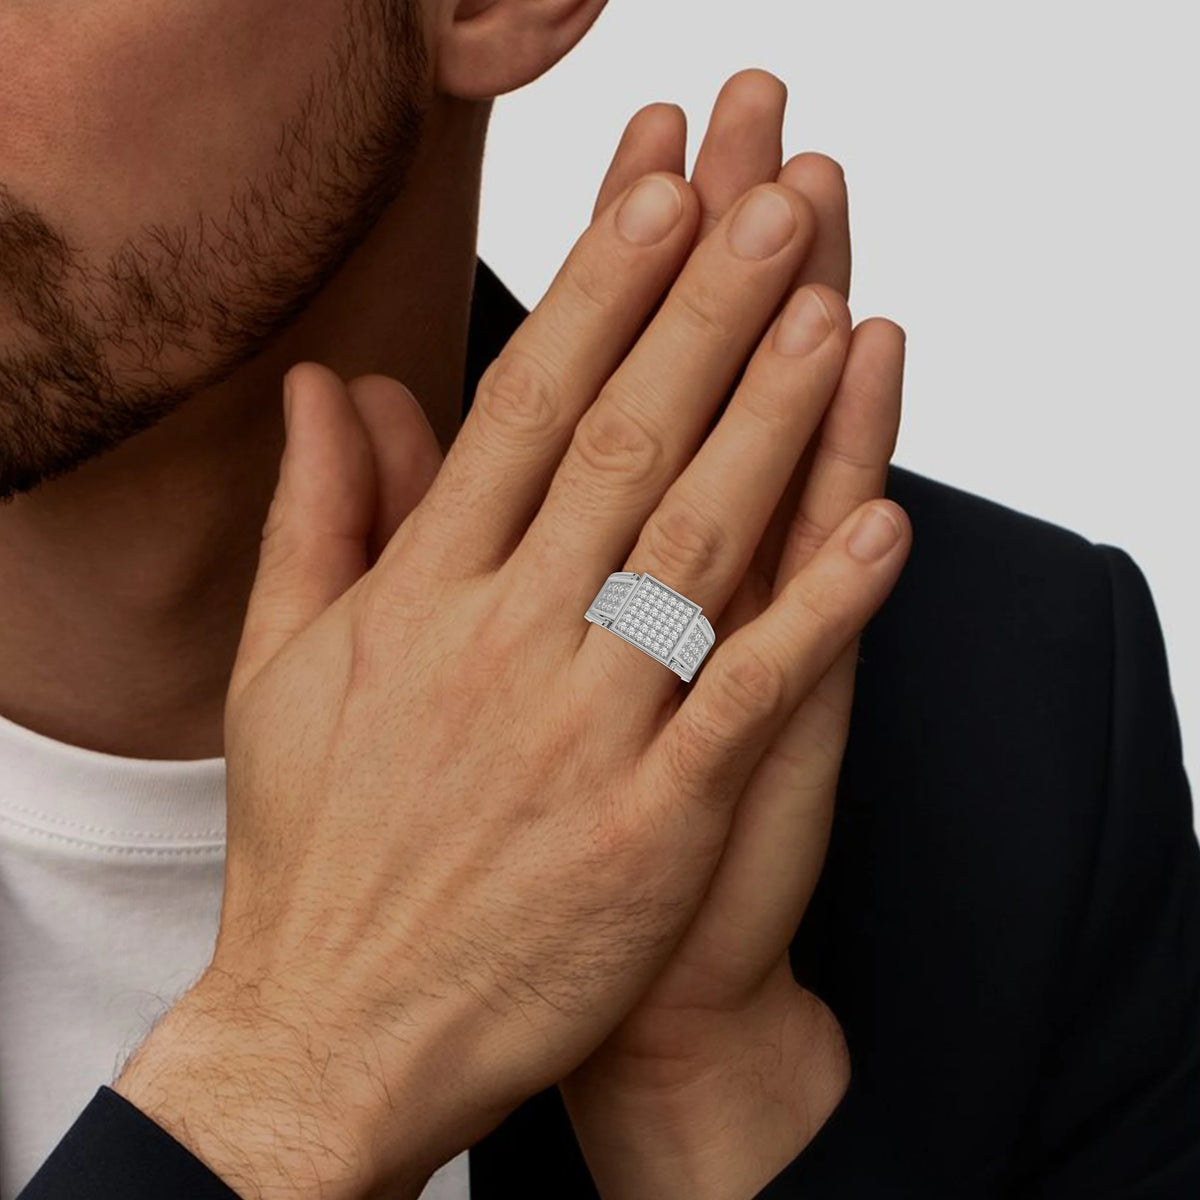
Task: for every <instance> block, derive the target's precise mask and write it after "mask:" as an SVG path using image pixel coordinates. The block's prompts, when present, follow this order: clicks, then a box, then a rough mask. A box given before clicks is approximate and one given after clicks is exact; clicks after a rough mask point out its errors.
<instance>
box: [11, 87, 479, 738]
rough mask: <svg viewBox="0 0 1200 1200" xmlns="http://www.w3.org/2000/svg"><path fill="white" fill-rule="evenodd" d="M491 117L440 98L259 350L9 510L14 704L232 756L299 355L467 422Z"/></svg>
mask: <svg viewBox="0 0 1200 1200" xmlns="http://www.w3.org/2000/svg"><path fill="white" fill-rule="evenodd" d="M486 119H487V113H486V111H485V110H484V109H483V108H482V107H481V106H479V105H472V104H462V103H444V102H439V103H438V104H437V105H436V106H435V107H434V109H433V110H432V111H431V113H430V116H429V124H428V127H427V130H426V137H425V138H424V141H423V149H422V151H421V153H420V154H419V155H418V158H417V159H416V161H414V163H413V164H412V168H411V172H410V175H409V178H408V184H407V186H406V189H405V192H404V194H403V195H402V196H401V197H400V198H399V199H397V201H396V202H395V203H394V204H393V205H392V206H391V208H390V209H389V210H388V212H387V213H386V214H385V216H384V217H383V219H382V220H381V221H380V223H379V224H378V226H377V227H376V228H375V230H374V231H373V233H372V235H371V236H370V238H369V239H368V240H367V241H366V242H365V243H364V244H363V245H362V246H361V247H360V248H359V249H358V251H357V252H356V253H355V254H354V255H353V257H352V258H351V259H350V260H349V261H348V262H347V264H346V265H345V267H344V268H343V270H342V271H341V272H340V273H339V274H338V275H337V277H336V278H335V279H333V280H332V281H331V282H330V284H329V285H328V286H327V287H326V288H325V289H324V290H323V291H322V292H321V294H320V295H319V296H318V297H316V299H315V300H314V301H313V303H312V304H311V305H309V306H308V308H307V309H306V311H305V313H304V314H303V316H302V317H300V318H299V319H298V320H297V321H296V323H295V324H294V325H293V326H292V327H291V328H289V329H288V330H287V331H286V333H285V334H283V335H282V336H281V337H280V338H278V339H277V340H276V341H275V342H274V343H273V344H272V345H271V346H270V347H268V348H267V349H266V350H265V351H264V352H263V353H262V354H261V355H260V356H259V357H257V358H255V359H253V360H252V361H250V362H248V363H246V364H245V365H244V366H243V367H241V368H240V369H239V370H238V371H236V372H235V373H234V374H233V375H232V376H231V377H230V378H228V379H227V380H225V381H224V382H222V383H221V384H219V385H217V386H215V387H212V388H209V389H206V390H204V391H202V392H198V393H196V394H195V395H194V396H193V397H192V398H191V399H190V400H189V401H188V402H187V403H186V404H184V405H183V406H182V407H181V408H179V409H178V410H176V411H175V412H174V413H172V414H171V415H170V416H168V417H167V418H165V419H164V420H162V421H161V422H159V423H158V424H157V425H155V426H154V427H153V428H151V429H149V430H147V431H146V432H144V433H142V434H140V435H138V436H137V437H135V438H132V439H130V440H129V441H127V442H125V443H124V444H122V445H121V446H119V447H117V448H116V449H114V450H113V451H111V452H109V453H108V454H105V455H103V456H102V457H100V458H97V459H94V460H92V461H90V462H88V463H85V464H84V465H83V466H81V467H80V468H79V469H77V470H75V471H73V472H71V473H70V474H69V475H65V476H62V477H61V478H59V479H55V480H52V481H50V482H48V483H46V484H44V485H43V486H41V487H39V488H37V489H36V490H35V491H33V492H30V493H28V494H27V495H23V496H19V497H17V499H16V500H14V501H13V502H12V503H11V504H10V505H7V506H3V507H0V714H2V715H3V716H5V717H8V718H9V719H10V720H13V721H16V722H17V723H19V724H21V725H25V726H27V727H29V728H31V729H34V730H36V731H38V732H39V733H43V734H46V735H48V736H50V737H53V738H58V739H59V740H61V741H65V742H70V743H73V744H75V745H80V746H85V747H88V748H90V749H95V750H101V751H104V752H107V753H110V754H123V755H129V756H134V757H145V758H204V757H210V756H217V755H220V754H221V753H222V711H223V707H224V697H225V688H226V684H227V682H228V678H229V672H230V669H231V667H232V665H233V658H234V654H235V651H236V647H237V642H238V637H239V635H240V632H241V621H242V615H243V613H244V611H245V605H246V600H247V598H248V596H249V592H250V585H251V583H252V581H253V577H254V570H255V566H256V563H257V556H258V543H259V536H260V532H261V529H262V526H263V522H264V520H265V518H266V513H267V508H268V506H269V504H270V500H271V495H272V492H273V490H274V485H275V480H276V478H277V474H278V466H279V455H280V453H281V451H282V447H283V425H282V409H281V397H280V381H281V378H282V375H283V373H284V371H285V370H286V369H287V368H288V367H289V366H290V365H291V364H292V363H294V362H298V361H301V360H305V359H311V360H316V361H318V362H322V363H325V364H326V365H328V366H330V367H332V368H333V369H334V370H335V371H338V372H339V373H340V374H341V375H342V376H343V377H344V378H347V379H349V378H352V377H354V376H356V375H360V374H364V373H367V372H382V373H384V374H388V375H392V376H394V377H396V378H398V379H400V380H402V381H403V382H404V383H405V384H407V385H408V387H409V388H411V389H412V391H413V393H414V394H415V395H416V396H417V398H418V400H420V402H421V403H422V405H423V406H424V408H425V411H426V413H427V415H428V416H429V419H430V421H431V423H432V425H433V428H434V431H435V432H436V433H437V435H438V439H439V441H440V442H441V444H442V446H443V448H445V447H446V446H447V445H448V444H449V442H450V441H451V440H452V438H453V436H454V434H455V432H456V431H457V428H458V423H459V418H460V412H461V405H462V395H463V371H464V357H465V352H466V344H467V329H468V317H469V313H470V301H471V294H472V291H471V290H472V283H473V279H474V271H475V261H476V257H475V256H476V249H475V246H476V241H475V239H476V230H477V219H478V199H479V167H480V160H481V157H482V144H483V137H484V131H485V127H486Z"/></svg>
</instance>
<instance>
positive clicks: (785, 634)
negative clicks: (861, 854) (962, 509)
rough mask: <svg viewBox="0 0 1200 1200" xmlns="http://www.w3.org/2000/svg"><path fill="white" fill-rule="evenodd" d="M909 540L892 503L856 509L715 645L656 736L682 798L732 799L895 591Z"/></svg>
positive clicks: (909, 533) (908, 528)
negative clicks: (763, 602)
mask: <svg viewBox="0 0 1200 1200" xmlns="http://www.w3.org/2000/svg"><path fill="white" fill-rule="evenodd" d="M911 544H912V527H911V525H910V523H909V520H908V516H907V514H906V513H905V511H904V510H903V509H902V508H901V507H900V506H899V505H898V504H896V503H894V502H893V501H891V500H872V501H870V502H869V503H867V504H863V505H861V506H860V507H859V508H857V509H855V510H854V512H852V513H851V514H850V515H849V516H848V517H847V518H846V519H845V520H844V521H842V522H841V524H840V525H839V526H838V527H837V529H836V530H835V531H834V533H833V535H832V536H831V537H830V538H829V540H828V541H827V542H826V543H825V544H824V545H823V546H822V547H821V548H820V549H819V550H818V551H817V552H816V553H815V554H814V555H813V557H812V558H811V559H810V560H809V561H808V562H807V563H806V564H805V566H804V567H803V568H802V569H801V570H800V571H799V572H797V574H795V575H794V576H793V577H792V578H791V579H790V580H789V581H788V582H787V584H786V586H785V587H784V588H783V589H782V590H781V591H780V592H779V594H778V595H777V596H776V597H775V599H774V600H772V602H771V603H770V604H769V605H768V606H767V608H766V609H765V610H764V611H763V612H762V613H761V614H760V615H759V616H757V617H755V618H754V619H753V620H751V621H749V622H747V623H746V624H745V625H743V626H741V627H740V628H739V629H737V630H736V631H735V632H734V633H733V634H731V635H730V637H729V638H728V639H727V640H726V641H725V642H723V643H722V644H720V645H718V646H717V647H716V648H715V649H714V650H713V653H712V657H711V659H710V660H709V661H708V662H707V663H706V664H705V666H704V668H703V669H702V670H701V672H700V674H699V675H698V676H697V677H696V682H695V683H694V684H693V685H692V687H691V690H690V691H689V692H688V694H687V696H686V698H685V699H684V701H683V703H682V704H681V705H680V706H679V708H678V710H677V711H676V713H675V714H674V716H673V717H672V718H671V719H670V720H669V721H668V722H667V723H666V725H665V726H664V727H663V729H662V730H661V731H660V733H659V734H658V737H657V738H656V744H655V747H654V753H653V754H652V757H655V758H657V760H658V765H660V766H661V767H663V768H664V769H665V770H667V771H668V772H670V774H671V776H672V783H673V784H674V785H675V786H676V787H682V789H683V790H684V792H685V794H687V795H690V796H694V797H695V798H697V799H699V798H702V797H705V796H717V797H729V798H730V799H731V800H732V799H733V798H734V797H736V796H738V795H740V794H741V790H742V787H743V786H744V784H745V782H746V780H747V779H748V778H749V776H750V773H751V771H752V770H753V769H754V767H755V765H756V764H757V763H758V761H759V759H760V758H761V757H762V755H763V754H764V752H765V751H766V749H767V747H768V746H769V745H770V743H771V741H772V740H773V739H774V737H775V736H776V734H777V733H778V732H779V730H780V729H782V727H783V726H784V724H785V723H786V722H787V720H788V718H789V717H790V716H791V715H792V713H793V712H794V711H795V710H796V709H797V708H798V707H799V706H800V704H801V703H803V701H804V700H805V698H806V697H807V696H808V695H809V694H810V693H811V692H812V691H813V689H814V688H816V686H817V684H818V683H819V682H820V680H821V678H822V677H823V676H824V675H825V673H826V672H827V671H828V670H829V668H830V667H831V666H832V665H833V663H834V662H836V661H837V659H838V658H839V656H840V655H841V653H842V651H843V650H844V649H845V648H846V647H847V646H848V645H849V644H850V643H851V642H852V641H853V640H854V638H855V637H856V636H857V635H858V634H859V633H860V632H861V631H862V629H863V627H864V626H865V625H866V623H867V622H868V621H869V620H870V619H871V617H872V616H873V615H874V613H875V612H876V611H877V610H878V608H879V607H880V606H881V605H882V604H883V602H884V600H886V599H887V597H888V594H889V593H890V592H891V590H892V588H893V587H894V586H895V584H896V581H897V579H899V577H900V572H901V570H902V569H903V567H904V563H905V561H906V559H907V557H908V550H909V547H910V546H911Z"/></svg>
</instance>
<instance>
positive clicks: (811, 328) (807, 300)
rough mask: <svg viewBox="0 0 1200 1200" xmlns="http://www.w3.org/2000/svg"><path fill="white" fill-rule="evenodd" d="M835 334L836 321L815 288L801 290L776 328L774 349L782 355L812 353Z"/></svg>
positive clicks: (789, 303)
mask: <svg viewBox="0 0 1200 1200" xmlns="http://www.w3.org/2000/svg"><path fill="white" fill-rule="evenodd" d="M832 332H833V322H832V321H831V320H830V319H829V313H828V312H827V311H826V309H825V305H824V303H822V301H821V297H820V296H818V295H817V293H816V292H814V291H813V290H812V288H801V289H800V291H798V292H797V293H796V294H795V295H794V296H793V297H792V298H791V299H790V300H789V301H788V303H787V307H786V308H785V309H784V310H783V316H782V317H780V318H779V324H778V325H777V326H776V327H775V349H776V351H778V353H780V354H790V355H800V354H810V353H811V352H812V351H813V350H815V349H816V348H817V347H818V346H819V345H820V344H821V343H822V342H823V341H824V340H825V339H826V338H827V337H828V336H829V335H830V333H832Z"/></svg>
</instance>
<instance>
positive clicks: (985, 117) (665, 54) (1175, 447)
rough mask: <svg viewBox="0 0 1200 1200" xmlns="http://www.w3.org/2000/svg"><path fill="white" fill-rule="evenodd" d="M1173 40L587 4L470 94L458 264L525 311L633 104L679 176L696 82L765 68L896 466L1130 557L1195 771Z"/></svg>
mask: <svg viewBox="0 0 1200 1200" xmlns="http://www.w3.org/2000/svg"><path fill="white" fill-rule="evenodd" d="M1195 32H1196V30H1195V17H1194V15H1193V12H1192V9H1191V6H1189V5H1185V4H1182V3H1175V4H1169V3H1163V2H1162V0H1152V2H1149V3H1147V2H1143V3H1140V4H1138V5H1136V6H1134V5H1095V4H1082V3H1047V2H1046V0H1042V2H1041V3H1031V2H1029V0H1015V2H1010V3H1009V4H1006V5H1003V6H1001V5H990V4H989V5H983V4H977V3H972V4H964V3H961V0H960V2H958V3H954V4H951V3H930V2H925V3H920V2H917V3H905V4H896V3H894V2H887V3H884V2H875V3H863V2H858V3H849V2H842V3H834V4H822V5H816V4H802V3H794V2H791V0H786V2H785V0H736V2H735V3H720V4H711V5H710V4H695V5H690V4H689V5H684V4H681V3H679V0H611V2H610V4H609V7H608V9H607V10H606V12H605V13H604V14H603V15H602V16H601V18H600V20H599V22H598V23H597V25H596V26H595V27H594V28H593V29H592V31H591V32H590V33H589V34H588V35H587V37H586V38H585V39H584V41H583V42H582V43H581V44H580V45H579V46H578V47H576V49H575V50H574V51H573V52H572V54H571V55H570V56H569V57H568V58H567V59H566V60H564V62H562V63H561V64H560V65H559V66H558V67H556V68H555V70H554V71H552V72H551V73H550V74H549V75H548V76H546V77H545V78H544V79H542V80H539V81H538V82H537V83H536V84H534V85H532V86H531V87H529V88H526V89H524V90H522V91H521V92H518V93H515V94H514V95H512V96H506V97H503V98H501V99H500V100H499V101H498V102H497V106H496V112H495V116H494V120H493V125H492V130H491V134H490V137H489V143H488V150H487V156H486V159H485V170H484V193H483V211H482V217H481V228H480V253H481V254H482V256H483V257H484V259H486V260H487V261H488V262H489V263H490V264H491V266H493V267H494V268H495V269H496V270H497V272H498V273H499V275H500V277H501V278H502V279H504V280H505V282H506V283H507V284H508V285H509V287H511V288H512V289H513V291H514V292H515V293H516V294H517V295H518V296H519V297H520V298H521V300H522V301H523V302H524V303H525V304H527V305H530V306H532V305H533V304H534V303H536V301H537V300H538V299H539V298H540V296H541V295H542V293H543V291H544V290H545V288H546V286H547V284H548V283H549V281H550V279H551V277H552V275H553V273H554V271H555V270H556V269H557V267H558V266H559V264H560V263H561V262H562V259H563V258H564V257H565V255H566V253H567V250H568V249H569V247H570V245H571V244H572V242H573V241H574V240H575V238H576V237H577V236H578V235H579V233H580V232H581V231H582V230H583V228H584V227H585V226H586V224H587V222H588V219H589V215H590V211H591V205H592V203H593V201H594V198H595V193H596V189H597V187H598V186H599V182H600V179H601V178H602V176H603V173H604V170H605V169H606V167H607V165H608V161H609V158H610V156H611V154H612V151H613V149H614V147H615V146H616V143H617V140H618V137H619V136H620V132H621V129H622V128H623V126H624V124H625V121H626V120H627V119H628V117H629V116H630V115H631V114H632V113H633V112H634V111H635V110H636V109H637V108H639V107H640V106H641V105H642V104H646V103H649V102H650V101H653V100H671V101H675V102H677V103H679V104H681V105H682V106H683V107H684V109H685V110H686V111H687V114H688V119H689V147H688V165H689V169H690V166H691V163H692V161H693V159H694V155H695V151H696V147H697V145H698V143H699V137H700V135H701V134H702V132H703V129H704V127H705V125H706V124H707V119H708V113H709V110H710V108H711V106H712V102H713V99H714V97H715V95H716V92H717V90H718V88H719V87H720V85H721V83H722V82H723V81H724V80H725V79H726V78H727V77H728V76H729V75H730V74H732V73H733V72H734V71H737V70H739V69H741V68H743V67H750V66H756V67H763V68H766V69H768V70H770V71H773V72H774V73H775V74H777V75H778V76H780V77H781V78H782V79H783V80H784V81H785V82H786V83H787V84H788V87H789V90H790V102H789V106H788V109H789V116H788V123H787V130H786V137H785V154H786V155H791V154H794V153H796V152H798V151H800V150H805V149H815V150H821V151H824V152H825V153H827V154H831V155H833V157H835V158H837V159H838V160H839V161H840V162H841V163H842V165H843V167H844V168H845V170H846V175H847V180H848V184H849V188H850V201H851V220H852V232H853V237H854V253H855V267H854V283H853V288H852V292H851V308H852V311H853V313H854V317H855V319H856V320H861V319H862V318H863V317H866V316H870V315H872V314H883V315H886V316H890V317H892V318H893V319H895V320H897V321H899V322H900V323H901V324H902V325H903V326H904V327H905V328H906V330H907V331H908V366H907V375H906V384H905V418H904V426H903V432H902V434H901V438H900V444H899V447H898V449H897V453H896V461H897V462H898V463H899V464H901V465H903V466H906V467H909V468H911V469H912V470H915V471H919V472H921V473H922V474H926V475H930V476H933V477H934V478H938V479H942V480H944V481H946V482H947V483H951V484H955V485H956V486H959V487H963V488H966V489H967V490H969V491H973V492H976V493H978V494H980V495H983V496H987V497H989V498H991V499H994V500H998V501H1000V502H1001V503H1003V504H1007V505H1009V506H1011V507H1013V508H1017V509H1020V510H1021V511H1024V512H1028V513H1033V514H1036V515H1038V516H1041V517H1045V518H1046V519H1048V520H1051V521H1054V522H1055V523H1057V524H1061V525H1065V526H1067V527H1068V528H1071V529H1074V530H1076V531H1078V532H1079V533H1082V534H1083V535H1084V536H1086V537H1088V538H1091V539H1092V540H1093V541H1099V542H1108V543H1111V544H1115V545H1118V546H1121V547H1123V548H1124V549H1126V550H1128V551H1129V553H1130V554H1132V555H1133V557H1134V558H1135V559H1136V560H1137V562H1138V564H1139V565H1140V566H1141V568H1142V570H1143V571H1144V572H1145V574H1146V576H1147V578H1148V579H1149V581H1150V586H1151V588H1152V590H1153V592H1154V596H1155V599H1156V602H1157V605H1158V610H1159V615H1160V618H1161V620H1162V624H1163V628H1164V632H1165V635H1166V639H1167V647H1168V653H1169V655H1170V662H1171V671H1172V681H1173V685H1174V691H1175V696H1176V704H1177V707H1178V709H1179V714H1180V720H1181V723H1182V726H1183V731H1184V749H1185V758H1186V761H1187V763H1188V764H1189V766H1190V767H1191V775H1192V777H1193V780H1195V776H1196V770H1197V764H1198V763H1200V729H1198V725H1200V634H1198V633H1197V629H1196V624H1195V621H1194V620H1193V619H1192V618H1193V617H1194V615H1195V614H1196V612H1197V610H1200V569H1198V568H1197V565H1196V562H1195V556H1196V552H1197V545H1198V539H1197V536H1196V531H1195V528H1194V525H1193V522H1194V520H1195V519H1196V518H1197V516H1198V515H1200V513H1198V509H1197V504H1196V502H1195V500H1194V489H1195V484H1196V469H1197V468H1196V463H1195V451H1194V444H1195V440H1196V434H1197V424H1198V423H1197V417H1196V408H1197V399H1198V397H1197V390H1198V389H1197V383H1196V370H1195V358H1196V353H1197V348H1198V343H1197V339H1196V336H1195V329H1196V326H1197V317H1198V316H1200V311H1198V310H1200V302H1198V301H1197V295H1196V290H1195V287H1194V285H1193V281H1194V280H1195V279H1196V277H1197V273H1198V268H1200V236H1198V234H1197V220H1196V214H1197V213H1198V212H1200V183H1198V177H1197V169H1196V151H1195V144H1196V114H1197V112H1198V111H1200V72H1197V71H1196V69H1195V61H1194V52H1195V46H1196V44H1197V43H1196V38H1195ZM1189 146H1191V147H1192V149H1191V150H1189V149H1188V147H1189Z"/></svg>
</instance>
